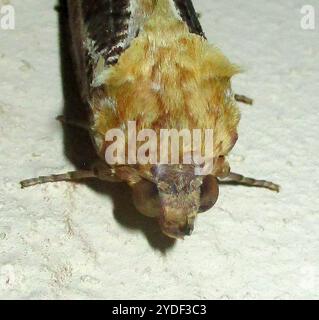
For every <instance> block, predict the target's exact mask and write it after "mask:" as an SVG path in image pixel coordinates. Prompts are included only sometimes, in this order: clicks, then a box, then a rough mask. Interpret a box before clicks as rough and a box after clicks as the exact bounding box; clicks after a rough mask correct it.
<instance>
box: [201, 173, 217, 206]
mask: <svg viewBox="0 0 319 320" xmlns="http://www.w3.org/2000/svg"><path fill="white" fill-rule="evenodd" d="M218 195H219V186H218V180H217V178H216V177H214V176H212V175H208V176H206V177H204V179H203V184H202V185H201V195H200V208H199V212H204V211H207V210H208V209H210V208H212V207H213V206H214V204H215V203H216V201H217V199H218Z"/></svg>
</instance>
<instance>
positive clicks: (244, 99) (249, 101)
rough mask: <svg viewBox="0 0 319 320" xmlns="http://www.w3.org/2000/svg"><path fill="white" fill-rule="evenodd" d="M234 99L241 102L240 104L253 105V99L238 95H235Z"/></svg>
mask: <svg viewBox="0 0 319 320" xmlns="http://www.w3.org/2000/svg"><path fill="white" fill-rule="evenodd" d="M234 98H235V100H236V101H238V102H242V103H245V104H249V105H252V104H253V103H254V100H253V99H251V98H248V97H246V96H243V95H240V94H235V96H234Z"/></svg>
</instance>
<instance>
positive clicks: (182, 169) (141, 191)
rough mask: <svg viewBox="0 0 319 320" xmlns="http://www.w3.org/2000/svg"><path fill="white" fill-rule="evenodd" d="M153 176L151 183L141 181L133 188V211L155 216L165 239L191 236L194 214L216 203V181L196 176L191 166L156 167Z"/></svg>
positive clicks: (212, 178)
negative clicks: (134, 208)
mask: <svg viewBox="0 0 319 320" xmlns="http://www.w3.org/2000/svg"><path fill="white" fill-rule="evenodd" d="M152 174H153V178H154V180H153V182H151V181H148V180H145V179H142V180H141V181H139V182H138V183H137V184H135V185H134V186H133V200H134V203H135V206H136V208H137V209H138V210H139V211H140V212H141V213H143V214H144V215H147V216H151V217H157V218H158V220H159V224H160V227H161V230H162V232H163V233H164V234H165V235H167V236H168V237H171V238H175V239H180V238H184V236H189V235H191V233H192V231H193V229H194V221H195V218H196V216H197V214H198V213H199V212H202V211H206V210H208V209H209V208H211V207H212V206H213V205H214V204H215V202H216V201H217V198H218V182H217V179H216V178H215V177H213V176H211V175H210V176H197V175H196V174H195V170H194V167H193V166H192V165H158V166H155V167H154V168H153V170H152Z"/></svg>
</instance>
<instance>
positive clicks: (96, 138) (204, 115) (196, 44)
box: [21, 0, 279, 239]
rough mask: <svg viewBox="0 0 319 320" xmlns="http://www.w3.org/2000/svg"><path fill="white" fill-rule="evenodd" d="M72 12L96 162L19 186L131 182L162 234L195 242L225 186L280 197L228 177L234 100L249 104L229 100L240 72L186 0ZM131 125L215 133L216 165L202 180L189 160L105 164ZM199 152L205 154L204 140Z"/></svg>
mask: <svg viewBox="0 0 319 320" xmlns="http://www.w3.org/2000/svg"><path fill="white" fill-rule="evenodd" d="M68 13H69V22H70V30H71V36H72V37H71V38H72V39H71V41H72V43H71V45H72V51H73V60H74V65H75V71H76V75H77V80H78V84H79V89H80V92H81V97H82V99H83V101H84V102H85V103H87V104H88V106H89V109H90V120H89V123H88V124H87V125H85V126H84V129H86V130H88V132H89V133H90V136H91V137H92V141H93V143H94V146H95V149H96V152H97V154H98V156H99V158H100V160H99V161H98V162H97V163H96V164H95V165H94V166H93V167H92V169H91V170H78V171H73V172H69V173H65V174H58V175H51V176H45V177H39V178H34V179H29V180H24V181H22V182H21V185H22V187H29V186H33V185H36V184H41V183H46V182H57V181H76V180H79V179H85V178H97V179H100V180H104V181H122V182H126V183H127V184H128V185H129V186H130V188H131V190H132V196H133V201H134V204H135V206H136V208H137V209H138V211H140V212H141V213H142V214H144V215H146V216H149V217H154V218H156V219H157V220H158V222H159V225H160V228H161V230H162V232H163V233H164V234H165V235H167V236H168V237H171V238H175V239H180V238H184V236H186V235H190V234H191V233H192V231H193V228H194V221H195V218H196V217H197V215H198V214H199V213H201V212H204V211H207V210H208V209H210V208H211V207H213V206H214V204H215V203H216V201H217V199H218V195H219V182H220V181H223V180H224V181H231V182H234V183H238V184H244V185H249V186H256V187H263V188H268V189H270V190H274V191H279V186H278V185H276V184H274V183H272V182H269V181H265V180H255V179H252V178H247V177H244V176H242V175H240V174H236V173H233V172H231V170H230V165H229V163H228V161H227V156H228V154H229V152H230V151H231V150H232V148H233V147H234V145H235V143H236V141H237V138H238V134H237V128H238V124H239V120H240V112H239V108H238V106H237V102H242V103H248V104H251V103H252V100H251V99H250V98H247V97H245V96H243V95H236V94H234V93H233V91H232V89H231V78H232V77H233V76H234V75H235V74H237V73H238V72H240V68H238V67H237V66H236V65H234V64H232V63H231V62H230V61H229V60H228V59H227V58H226V57H225V56H224V55H223V53H222V52H221V51H220V50H219V49H218V48H216V47H215V46H212V45H210V44H209V43H208V41H207V39H206V37H205V34H204V32H203V30H202V27H201V25H200V22H199V20H198V17H197V14H196V12H195V9H194V6H193V4H192V2H191V1H190V0H116V1H115V0H77V1H74V0H69V1H68ZM63 121H64V122H66V123H68V122H70V123H71V124H72V119H71V120H70V119H63ZM129 121H134V122H135V124H136V129H137V130H142V129H145V128H148V129H151V130H153V131H154V132H156V133H159V131H160V130H161V129H163V128H167V129H177V130H182V129H187V130H193V129H199V130H204V129H211V130H212V132H213V137H214V139H213V144H212V152H211V154H209V156H210V159H211V161H212V163H213V166H212V167H211V169H210V170H209V172H207V173H205V174H196V170H195V169H196V168H197V167H198V166H199V165H198V164H197V163H194V161H192V160H191V161H190V162H188V163H165V164H163V163H155V164H154V163H151V162H149V163H141V162H140V161H137V162H136V163H134V162H133V163H125V164H109V163H107V161H106V160H105V153H106V150H107V148H108V147H109V146H110V142H109V141H107V140H106V139H105V136H106V133H107V132H108V131H109V130H112V129H114V128H117V129H121V130H123V132H124V133H125V136H126V135H127V130H128V128H127V126H128V125H127V124H128V122H129ZM73 124H74V123H73ZM75 125H76V124H75ZM82 127H83V125H82ZM125 143H126V144H125V147H126V148H125V152H124V153H125V154H124V155H125V156H127V155H128V153H129V150H128V144H127V142H125ZM197 147H198V148H199V150H200V151H201V150H202V148H203V147H204V143H203V144H200V145H199V146H197ZM160 151H161V150H160V149H159V147H158V146H157V147H156V148H155V151H154V148H153V152H155V153H156V154H158V153H160ZM145 156H146V157H147V156H150V151H149V150H148V153H147V152H145Z"/></svg>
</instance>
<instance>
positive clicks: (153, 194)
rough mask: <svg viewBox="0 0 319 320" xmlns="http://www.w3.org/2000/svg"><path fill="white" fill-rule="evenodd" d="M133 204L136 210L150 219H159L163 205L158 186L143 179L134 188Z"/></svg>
mask: <svg viewBox="0 0 319 320" xmlns="http://www.w3.org/2000/svg"><path fill="white" fill-rule="evenodd" d="M132 189H133V202H134V205H135V207H136V209H137V210H138V211H139V212H140V213H142V214H144V215H145V216H148V217H157V216H159V214H160V211H161V203H160V199H159V195H158V190H157V186H156V184H154V183H152V182H150V181H147V180H145V179H142V180H141V181H139V182H138V183H136V184H134V185H133V186H132Z"/></svg>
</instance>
